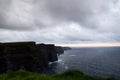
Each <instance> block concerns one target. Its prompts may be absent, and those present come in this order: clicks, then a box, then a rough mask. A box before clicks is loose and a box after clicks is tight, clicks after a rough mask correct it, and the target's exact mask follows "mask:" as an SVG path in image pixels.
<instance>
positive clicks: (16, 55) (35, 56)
mask: <svg viewBox="0 0 120 80" xmlns="http://www.w3.org/2000/svg"><path fill="white" fill-rule="evenodd" d="M57 60H58V59H57V52H56V50H55V46H54V45H45V44H38V45H36V44H35V42H17V43H1V44H0V73H3V72H5V71H7V70H13V71H16V70H19V69H25V70H28V71H37V70H38V69H42V68H43V67H47V66H48V64H49V62H53V61H57Z"/></svg>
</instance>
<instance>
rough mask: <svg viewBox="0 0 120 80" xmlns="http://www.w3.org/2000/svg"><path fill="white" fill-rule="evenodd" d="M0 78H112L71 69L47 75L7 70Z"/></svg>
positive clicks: (90, 79)
mask: <svg viewBox="0 0 120 80" xmlns="http://www.w3.org/2000/svg"><path fill="white" fill-rule="evenodd" d="M0 80H114V79H112V78H109V79H104V78H97V77H90V76H87V75H85V74H83V73H82V72H79V71H76V70H71V71H67V72H64V73H62V74H58V75H52V76H50V75H47V74H39V73H32V72H27V71H24V70H19V71H16V72H11V71H9V72H7V73H4V74H1V75H0Z"/></svg>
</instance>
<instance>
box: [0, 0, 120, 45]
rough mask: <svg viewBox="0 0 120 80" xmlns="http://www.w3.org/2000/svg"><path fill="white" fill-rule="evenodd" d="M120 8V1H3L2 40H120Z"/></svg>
mask: <svg viewBox="0 0 120 80" xmlns="http://www.w3.org/2000/svg"><path fill="white" fill-rule="evenodd" d="M119 9H120V0H0V30H1V31H0V36H2V37H1V38H0V41H19V40H34V41H37V42H39V41H40V42H44V41H45V42H55V43H59V42H61V43H64V42H66V43H78V42H83V41H84V42H87V41H88V42H89V41H90V42H92V41H93V42H107V41H109V42H114V41H115V42H119V41H120V38H119V36H120V32H119V30H120V24H119V21H120V11H119ZM14 36H17V37H16V38H13V37H14Z"/></svg>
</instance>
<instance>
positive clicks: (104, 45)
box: [55, 42, 120, 47]
mask: <svg viewBox="0 0 120 80" xmlns="http://www.w3.org/2000/svg"><path fill="white" fill-rule="evenodd" d="M55 45H56V46H63V47H120V42H112V43H78V44H77V43H76V44H70V43H69V44H55Z"/></svg>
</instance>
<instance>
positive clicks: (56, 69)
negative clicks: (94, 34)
mask: <svg viewBox="0 0 120 80" xmlns="http://www.w3.org/2000/svg"><path fill="white" fill-rule="evenodd" d="M69 69H77V70H80V71H82V72H84V73H85V74H87V75H90V76H99V77H116V78H117V79H120V47H97V48H72V50H68V51H65V52H64V54H62V55H60V56H59V60H58V61H57V62H53V63H51V64H50V65H49V67H48V68H47V70H46V71H47V72H48V73H50V74H57V73H61V72H64V71H66V70H69Z"/></svg>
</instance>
